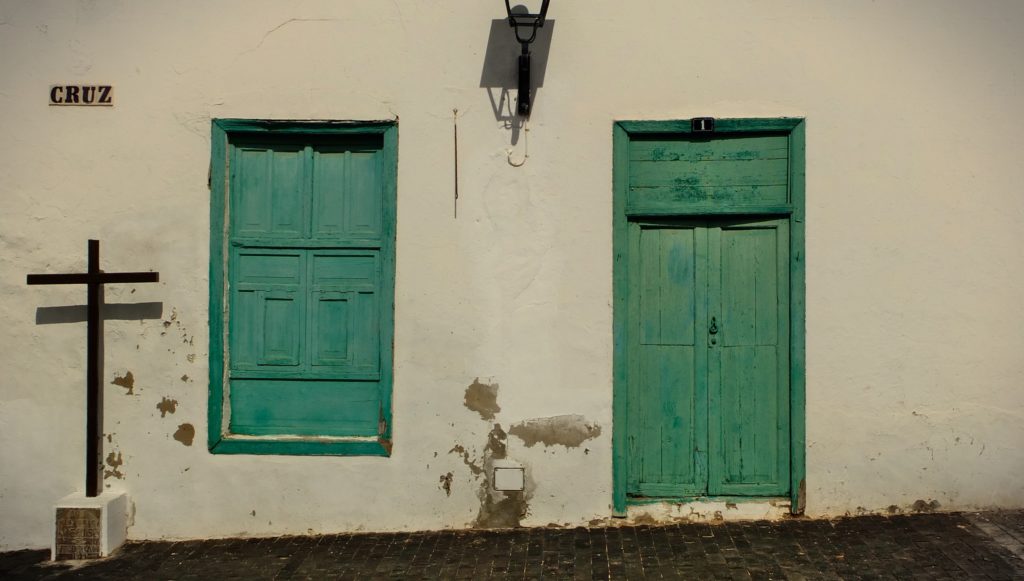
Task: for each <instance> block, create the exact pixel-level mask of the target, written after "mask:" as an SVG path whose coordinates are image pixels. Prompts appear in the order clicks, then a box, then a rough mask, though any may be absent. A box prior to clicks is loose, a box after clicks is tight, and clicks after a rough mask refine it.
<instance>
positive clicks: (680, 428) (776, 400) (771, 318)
mask: <svg viewBox="0 0 1024 581" xmlns="http://www.w3.org/2000/svg"><path fill="white" fill-rule="evenodd" d="M628 231H629V251H628V257H627V260H628V268H627V270H628V272H629V288H628V297H629V299H628V307H627V308H628V316H627V320H628V323H627V326H628V329H627V335H628V337H629V338H628V342H629V344H628V349H627V352H628V354H629V357H628V359H629V361H628V367H627V382H626V386H627V390H626V391H627V393H626V408H627V414H626V415H627V417H626V424H627V425H626V431H627V435H626V445H627V450H626V462H627V494H630V495H632V496H642V497H679V496H693V495H705V494H709V495H730V496H731V495H756V496H769V495H772V496H774V495H783V494H785V493H787V492H788V491H789V435H788V434H789V235H788V221H787V220H785V219H771V220H764V219H714V218H707V219H703V220H675V219H666V220H632V221H630V222H629V225H628Z"/></svg>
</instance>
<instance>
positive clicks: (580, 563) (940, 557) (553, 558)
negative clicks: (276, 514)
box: [0, 510, 1024, 581]
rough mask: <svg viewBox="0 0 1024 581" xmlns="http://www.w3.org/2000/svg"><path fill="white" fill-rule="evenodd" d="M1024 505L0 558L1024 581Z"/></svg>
mask: <svg viewBox="0 0 1024 581" xmlns="http://www.w3.org/2000/svg"><path fill="white" fill-rule="evenodd" d="M1022 556H1024V510H1022V511H1000V512H988V513H949V514H920V515H901V516H892V517H881V516H863V517H856V518H843V519H837V520H807V519H789V520H783V521H775V522H767V521H761V522H742V523H727V524H715V525H710V524H704V523H701V524H688V523H679V524H667V525H639V526H611V527H603V528H602V527H597V528H583V527H577V528H573V529H562V528H553V527H552V528H533V529H513V530H502V531H450V530H449V531H434V532H423V533H370V534H341V535H324V536H309V537H278V538H267V539H219V540H210V541H186V542H132V543H128V544H127V545H125V546H124V547H123V548H122V549H121V550H120V551H119V552H118V554H117V555H115V556H114V557H111V558H108V559H101V560H97V561H90V562H84V563H50V562H48V561H47V559H48V558H49V551H46V550H43V551H13V552H8V553H0V578H2V579H5V580H6V579H60V580H65V579H146V580H150V579H156V580H159V579H168V580H170V579H174V580H176V581H185V580H188V579H218V580H220V579H254V580H261V579H267V580H271V579H358V580H373V579H473V580H478V579H583V580H586V579H732V580H738V579H743V580H773V579H793V580H795V579H815V580H817V579H987V580H993V579H1024V557H1022Z"/></svg>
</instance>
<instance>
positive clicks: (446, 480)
mask: <svg viewBox="0 0 1024 581" xmlns="http://www.w3.org/2000/svg"><path fill="white" fill-rule="evenodd" d="M452 479H453V476H452V473H451V472H449V473H447V474H442V475H441V479H440V480H439V482H440V483H441V489H442V490H444V493H445V495H446V496H451V495H452Z"/></svg>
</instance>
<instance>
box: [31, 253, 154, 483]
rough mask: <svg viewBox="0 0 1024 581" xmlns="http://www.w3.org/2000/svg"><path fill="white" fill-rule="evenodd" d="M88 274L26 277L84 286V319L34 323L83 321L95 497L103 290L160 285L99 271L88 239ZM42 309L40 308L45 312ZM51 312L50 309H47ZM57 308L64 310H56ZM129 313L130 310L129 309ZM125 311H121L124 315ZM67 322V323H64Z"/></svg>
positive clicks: (59, 316) (90, 478)
mask: <svg viewBox="0 0 1024 581" xmlns="http://www.w3.org/2000/svg"><path fill="white" fill-rule="evenodd" d="M88 248H89V252H88V265H87V272H84V273H71V274H30V275H28V277H27V278H26V282H27V283H28V284H29V285H55V284H59V285H66V284H71V285H85V287H86V296H87V298H88V301H87V303H86V305H85V307H84V308H85V317H84V318H82V319H77V317H76V315H77V313H78V310H77V308H76V307H74V306H73V307H71V309H72V310H66V311H43V312H40V310H37V311H36V323H37V324H40V319H46V318H47V315H50V317H51V318H52V319H54V320H53V322H65V320H67V319H70V320H71V321H73V320H76V319H77V320H84V321H86V323H87V325H86V374H85V383H86V422H85V423H86V435H85V458H86V465H85V466H86V468H85V496H86V497H90V498H91V497H95V496H98V495H99V491H100V488H101V487H102V471H101V470H100V467H101V464H102V461H103V460H102V449H103V444H102V443H101V442H100V439H101V437H102V434H103V390H102V388H101V387H100V385H101V383H102V381H103V379H102V378H103V321H104V319H105V318H106V317H105V316H104V314H103V311H104V308H103V307H104V306H105V305H104V303H105V301H104V299H103V295H104V292H103V289H104V285H107V284H118V283H120V284H131V283H146V282H159V281H160V274H159V273H157V272H152V271H150V272H104V271H103V270H102V269H100V242H99V240H89V247H88ZM157 304H158V305H159V308H158V309H153V308H152V307H149V310H150V311H153V310H155V311H156V316H157V317H159V316H160V315H161V314H162V311H163V305H162V303H157ZM46 308H47V307H41V308H40V309H46ZM49 308H50V309H52V308H53V307H49ZM56 308H57V309H61V308H66V307H56ZM129 310H131V309H129ZM123 312H124V311H122V313H123ZM67 322H70V321H67Z"/></svg>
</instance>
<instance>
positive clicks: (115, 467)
mask: <svg viewBox="0 0 1024 581" xmlns="http://www.w3.org/2000/svg"><path fill="white" fill-rule="evenodd" d="M123 464H124V459H123V458H122V457H121V453H120V452H118V453H117V454H116V455H115V454H114V453H113V452H111V453H109V454H107V466H110V469H109V470H108V469H104V470H103V478H104V479H107V478H117V479H118V480H124V472H121V466H122V465H123Z"/></svg>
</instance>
